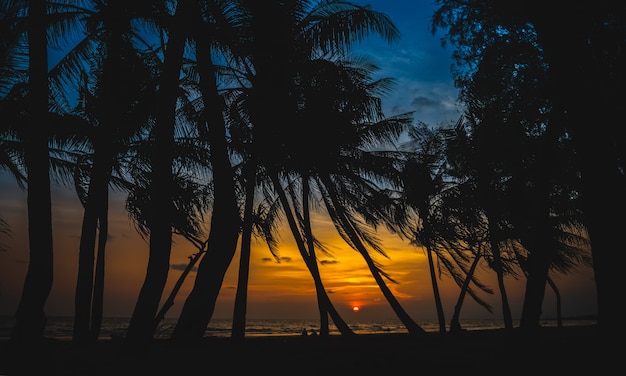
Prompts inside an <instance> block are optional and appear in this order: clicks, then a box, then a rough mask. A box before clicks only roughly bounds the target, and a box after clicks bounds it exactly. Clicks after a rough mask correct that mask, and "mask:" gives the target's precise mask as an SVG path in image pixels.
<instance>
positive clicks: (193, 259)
mask: <svg viewBox="0 0 626 376" xmlns="http://www.w3.org/2000/svg"><path fill="white" fill-rule="evenodd" d="M192 242H193V243H195V244H196V246H197V247H198V252H197V253H194V254H193V255H191V256H189V263H188V264H187V266H186V267H185V270H183V272H182V273H181V274H180V277H178V280H177V281H176V283H175V284H174V287H173V288H172V291H171V292H170V294H169V295H168V297H167V299H165V302H163V305H162V306H161V309H160V310H159V312H158V313H157V315H156V318H155V319H154V327H155V328H157V327H158V326H159V324H161V321H163V319H164V318H165V315H166V314H167V311H169V309H170V308H172V307H173V306H174V300H175V299H176V295H178V292H179V291H180V288H181V287H182V286H183V283H184V282H185V279H186V278H187V276H188V275H189V273H190V272H191V271H192V270H193V267H194V266H195V265H196V263H198V260H200V257H202V255H204V254H205V252H206V250H205V248H206V245H207V242H204V243H201V244H200V245H198V243H197V242H195V241H192Z"/></svg>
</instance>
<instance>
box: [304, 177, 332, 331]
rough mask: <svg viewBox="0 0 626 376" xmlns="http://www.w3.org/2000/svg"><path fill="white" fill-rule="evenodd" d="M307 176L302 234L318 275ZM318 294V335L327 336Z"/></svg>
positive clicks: (322, 303)
mask: <svg viewBox="0 0 626 376" xmlns="http://www.w3.org/2000/svg"><path fill="white" fill-rule="evenodd" d="M310 188H311V187H310V186H309V177H308V176H302V211H303V224H304V235H305V239H306V240H307V244H306V245H307V247H308V252H307V254H308V255H309V261H310V263H311V267H312V268H314V269H315V273H316V274H318V275H320V279H321V274H320V272H319V267H318V265H317V256H316V255H315V244H314V241H313V230H312V229H311V211H310V208H309V193H310ZM320 298H321V297H320V295H319V294H318V295H317V306H318V309H319V312H320V335H322V336H328V335H330V330H329V328H328V307H326V302H325V301H324V299H320Z"/></svg>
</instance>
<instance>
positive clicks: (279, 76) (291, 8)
mask: <svg viewBox="0 0 626 376" xmlns="http://www.w3.org/2000/svg"><path fill="white" fill-rule="evenodd" d="M241 3H242V5H244V7H245V10H246V12H247V14H248V16H249V21H248V27H249V34H250V36H251V37H250V41H251V43H250V45H249V50H248V52H249V56H250V61H251V63H252V65H253V69H254V71H253V72H254V75H253V77H251V78H250V82H251V88H250V90H249V91H248V93H247V99H246V104H247V109H248V111H249V114H250V121H251V133H252V149H251V150H250V153H251V155H252V160H253V161H254V163H256V164H258V165H260V166H263V167H264V168H266V169H268V171H270V172H269V174H270V175H272V176H273V178H274V179H276V178H278V176H277V175H278V171H281V170H282V171H285V173H286V175H289V174H290V172H289V169H290V168H291V167H287V168H281V167H278V168H275V167H276V166H275V165H276V164H277V163H280V164H283V163H284V162H285V161H286V160H287V159H288V158H292V157H294V156H298V163H300V161H301V156H302V155H305V153H295V154H294V151H295V150H294V149H295V145H296V143H297V144H298V145H302V143H301V142H299V141H298V138H297V136H296V134H300V132H299V131H298V130H297V127H296V126H295V124H299V123H300V124H304V123H302V122H299V121H296V118H297V116H298V115H297V112H298V109H297V108H298V102H300V101H302V100H306V97H302V98H298V95H301V94H297V95H290V94H289V90H286V89H287V88H293V87H297V85H299V81H300V80H301V79H306V80H309V79H310V77H306V76H304V75H301V74H302V70H303V69H309V70H310V67H311V65H310V62H311V61H313V60H315V59H317V58H321V57H323V56H324V55H327V56H332V55H333V54H337V55H340V54H341V53H343V52H345V51H347V48H348V47H349V46H350V44H351V43H352V42H354V41H358V40H360V39H361V38H362V37H364V36H365V35H366V34H367V33H369V32H377V33H379V34H381V35H382V36H383V37H384V38H386V39H387V40H389V41H393V40H394V39H396V38H397V37H398V31H397V29H396V28H395V26H394V25H393V24H392V23H391V21H390V20H389V19H388V18H387V17H386V16H385V15H384V14H382V13H379V12H375V11H372V10H371V9H369V8H364V7H360V6H358V5H356V4H352V3H347V2H340V1H295V2H281V1H271V2H265V3H259V2H255V1H242V2H241ZM267 14H272V15H273V18H272V19H269V18H267V17H266V15H267ZM276 19H278V20H279V22H276V21H275V20H276ZM307 65H308V66H307ZM313 66H315V65H313ZM317 66H318V68H319V67H320V65H317ZM308 84H309V83H308V82H307V83H306V85H308ZM294 85H296V86H294ZM296 91H297V90H296ZM318 99H319V98H318ZM275 108H278V109H279V110H278V111H275V110H274V109H275ZM319 125H322V123H317V124H315V126H319ZM316 134H319V135H322V134H323V132H319V133H316ZM314 144H315V145H318V146H320V145H323V144H325V142H322V143H319V144H318V143H314ZM299 168H302V171H305V169H306V168H305V167H302V166H300V167H299ZM273 187H274V189H275V190H276V192H277V193H280V192H281V191H282V187H281V185H280V182H279V181H277V180H274V184H273ZM279 197H280V195H279ZM283 204H286V201H283ZM283 209H284V211H285V213H286V214H288V213H292V211H291V209H288V207H285V208H283ZM303 209H304V210H309V209H308V208H304V207H303ZM287 218H289V216H288V217H287ZM305 229H306V227H305V228H304V229H302V230H301V229H298V226H297V224H296V223H295V222H294V223H293V225H292V234H293V235H294V236H296V237H297V239H299V238H300V237H301V236H303V234H305V231H304V230H305ZM311 241H312V239H310V237H309V239H305V238H303V239H302V243H301V244H300V250H301V252H304V253H303V257H305V263H306V264H307V266H308V267H309V268H310V270H311V271H312V273H314V274H315V270H316V269H317V265H316V261H315V260H313V259H311V260H310V261H308V262H307V259H309V258H310V257H311V255H312V251H313V248H312V247H311V246H309V249H308V251H307V250H306V249H307V246H306V244H307V242H308V243H309V245H311V244H312V243H311ZM307 254H308V255H309V256H306V255H307ZM314 280H315V283H316V286H318V294H320V295H318V302H319V303H320V307H322V306H323V305H324V301H325V300H326V299H325V298H324V295H325V292H324V291H323V288H322V287H321V286H322V284H321V281H320V280H317V277H316V276H315V275H314ZM324 311H325V310H324V308H322V312H320V314H321V315H322V316H321V317H322V321H323V322H324V317H325V315H326V312H324ZM331 311H332V309H331ZM337 319H339V317H337ZM324 327H325V324H322V328H324Z"/></svg>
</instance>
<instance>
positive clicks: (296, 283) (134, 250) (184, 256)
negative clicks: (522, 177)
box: [0, 174, 596, 322]
mask: <svg viewBox="0 0 626 376" xmlns="http://www.w3.org/2000/svg"><path fill="white" fill-rule="evenodd" d="M5 178H6V176H3V175H1V174H0V188H1V190H0V191H1V192H2V194H1V195H0V217H1V218H3V219H4V220H5V221H7V222H8V223H9V225H10V226H11V230H12V232H13V235H12V237H11V238H5V239H2V241H0V242H2V243H4V244H5V245H7V246H8V247H9V250H8V251H7V252H0V314H5V315H12V314H14V313H15V309H16V306H17V303H18V301H19V297H20V293H21V289H22V284H23V282H24V276H25V273H26V268H27V265H28V264H27V263H28V249H27V243H28V241H27V236H26V227H27V217H26V205H25V202H26V196H25V193H24V192H20V191H17V188H15V184H14V183H12V182H7V180H6V179H5ZM110 210H111V212H110V224H109V229H110V238H109V242H108V246H107V252H108V253H107V259H106V282H105V283H106V292H105V299H106V300H105V312H104V314H105V316H118V317H129V316H130V315H131V314H132V310H133V306H134V302H135V300H136V298H137V295H138V293H139V289H140V287H141V284H142V282H143V278H144V275H145V268H146V265H147V257H148V245H147V243H146V242H145V241H144V240H143V239H141V237H140V236H139V235H138V234H137V233H136V231H135V229H134V227H133V225H132V223H131V221H130V219H129V218H128V215H127V214H126V213H125V211H124V202H123V199H122V197H119V196H116V195H114V196H113V199H112V200H111V209H110ZM81 220H82V208H81V207H80V205H79V203H78V199H77V198H76V197H75V194H74V193H73V192H71V191H67V190H63V189H56V190H55V194H54V196H53V223H54V230H55V232H54V245H55V250H54V252H55V254H54V257H55V262H54V265H55V266H54V267H55V269H54V273H55V279H54V284H53V290H52V292H51V294H50V297H49V300H48V304H47V306H46V314H47V315H49V316H59V315H61V316H64V315H70V316H71V315H72V314H73V299H74V286H75V283H76V274H77V259H78V243H79V236H80V224H81ZM315 226H316V227H315V232H316V234H317V236H318V237H320V238H321V239H322V240H323V241H325V242H328V244H330V245H331V248H332V249H333V254H332V255H322V254H318V257H319V259H320V271H321V273H322V278H323V282H324V285H325V287H326V290H327V291H328V292H329V296H330V298H331V300H332V302H333V304H334V305H335V306H336V308H337V310H338V311H339V313H340V314H342V316H343V317H344V319H346V321H348V322H349V321H350V320H357V319H390V318H395V314H394V312H393V311H392V310H391V309H390V308H389V305H388V303H387V302H386V301H385V300H384V297H383V296H382V294H381V293H380V291H379V289H378V286H377V285H376V283H375V281H374V280H373V278H372V277H371V275H370V274H369V271H368V269H367V266H366V264H365V262H364V260H363V258H362V257H361V256H360V255H359V254H358V253H357V252H356V251H353V250H351V249H349V248H348V247H346V246H344V245H343V244H342V242H341V240H340V239H339V238H338V236H337V235H336V233H335V232H334V228H333V227H332V226H329V225H328V223H326V222H325V221H324V220H322V219H318V220H317V221H316V222H315ZM381 236H384V247H385V250H386V252H387V253H388V256H389V259H385V258H383V257H376V259H377V260H378V261H380V262H381V263H382V264H383V265H384V268H385V270H386V271H387V272H389V273H390V275H391V276H392V277H393V278H394V279H395V280H397V281H398V282H399V283H398V284H392V283H389V284H388V286H389V287H390V288H391V289H392V291H393V292H394V294H395V296H396V297H397V298H398V300H399V301H400V303H401V304H402V306H403V307H404V309H405V310H406V311H407V312H408V313H409V315H411V317H413V318H414V319H415V320H426V319H433V318H435V317H436V316H435V308H434V301H433V292H432V287H431V284H430V277H429V274H428V268H427V264H426V256H425V254H424V252H423V251H422V250H421V249H418V248H415V247H413V246H410V245H408V243H407V242H406V241H402V240H399V239H398V238H397V237H395V236H390V235H388V234H387V235H385V234H383V233H381ZM195 252H197V250H196V249H195V247H194V246H193V245H192V244H190V243H188V242H187V241H186V240H184V239H182V238H176V244H175V245H174V248H173V250H172V259H171V265H172V268H171V270H170V275H169V280H168V284H167V287H166V291H165V296H167V295H168V294H169V292H170V291H171V289H172V286H173V285H174V283H175V282H176V279H177V278H178V276H179V275H180V273H181V271H182V269H183V268H184V266H185V265H186V264H187V261H188V256H190V255H191V254H193V253H195ZM238 256H239V254H238V253H237V255H236V257H235V259H234V260H233V263H232V264H231V267H230V269H229V271H228V273H227V276H226V279H225V281H224V284H223V288H222V293H221V295H220V299H219V303H218V307H217V309H216V312H215V315H214V318H228V317H230V316H231V314H232V309H233V303H232V302H233V300H234V296H235V289H236V280H237V274H236V273H237V267H238V264H239V259H238ZM280 256H281V258H282V261H281V262H280V263H277V262H276V261H275V260H274V259H273V257H272V255H271V254H270V252H269V250H268V249H267V247H266V246H265V245H264V244H260V243H258V242H254V243H253V245H252V257H251V271H250V284H249V293H248V315H247V317H248V318H309V319H316V318H318V317H319V314H318V312H317V307H316V300H315V290H314V286H313V282H312V279H311V277H310V274H309V273H308V271H307V269H306V267H305V265H304V262H303V261H302V259H301V258H300V254H299V252H298V250H297V248H296V247H295V244H294V242H293V240H292V238H291V235H290V234H289V233H285V234H284V235H281V247H280ZM194 276H195V274H194V273H192V274H190V275H189V277H188V278H187V280H186V283H185V284H184V286H183V289H182V290H181V291H180V293H179V294H178V297H177V299H176V302H175V305H174V307H172V309H171V310H170V312H169V314H168V317H176V315H177V314H178V312H179V311H180V308H181V306H182V304H183V301H184V298H185V296H186V295H187V292H188V291H189V290H190V288H191V284H192V282H193V278H194ZM554 278H555V281H556V283H557V284H558V286H559V288H560V292H561V297H562V307H563V315H564V316H575V315H583V314H589V313H594V312H595V311H596V310H595V285H594V282H593V275H592V273H591V270H589V269H586V270H584V271H582V272H578V273H575V274H571V275H568V276H555V277H554ZM481 279H482V281H483V282H485V283H487V284H488V285H489V286H490V287H492V288H493V289H494V290H496V287H497V285H496V281H495V279H494V278H493V273H484V272H483V273H482V277H481ZM506 286H507V292H508V294H509V299H510V302H511V309H512V310H513V315H514V317H516V318H519V314H520V312H521V305H522V303H523V288H524V281H523V280H522V281H515V280H513V279H507V280H506ZM440 288H441V291H442V294H443V299H444V309H445V311H446V312H445V313H446V321H449V320H450V317H451V315H452V312H453V309H454V305H455V302H456V298H457V295H458V291H459V289H458V287H456V286H455V285H454V284H453V283H452V282H451V280H450V279H449V278H446V277H444V278H443V279H441V280H440ZM482 297H483V298H484V299H485V300H487V301H488V302H489V303H490V304H491V305H492V306H493V308H494V313H493V314H490V313H489V312H487V311H486V310H485V309H484V308H482V307H480V306H478V305H477V304H476V303H474V302H473V301H471V299H469V298H468V299H466V302H465V304H464V308H463V313H462V318H463V319H478V318H492V319H499V318H500V317H501V308H500V305H499V303H498V302H499V297H498V295H497V293H496V294H494V295H491V296H488V295H485V294H483V295H482ZM164 298H165V297H164ZM353 305H359V306H360V307H361V310H360V311H359V312H358V313H355V312H352V306H353ZM555 312H556V307H555V299H554V293H553V292H552V291H551V290H550V289H548V290H547V291H546V300H545V303H544V317H546V318H549V317H554V316H555Z"/></svg>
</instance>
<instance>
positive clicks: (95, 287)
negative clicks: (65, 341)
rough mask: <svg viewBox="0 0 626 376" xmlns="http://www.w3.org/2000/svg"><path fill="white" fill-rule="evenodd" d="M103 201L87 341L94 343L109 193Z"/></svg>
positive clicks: (100, 303)
mask: <svg viewBox="0 0 626 376" xmlns="http://www.w3.org/2000/svg"><path fill="white" fill-rule="evenodd" d="M104 196H105V197H104V199H103V201H102V205H101V207H100V217H99V220H98V222H99V223H100V229H99V232H98V256H97V258H96V274H95V277H94V284H93V302H92V304H91V327H90V330H89V341H90V343H95V342H96V341H97V340H98V337H99V336H100V329H101V327H102V317H103V311H104V274H105V273H104V271H105V269H104V266H105V256H106V244H107V239H108V237H109V203H108V202H109V191H108V189H107V190H105V192H104Z"/></svg>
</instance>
